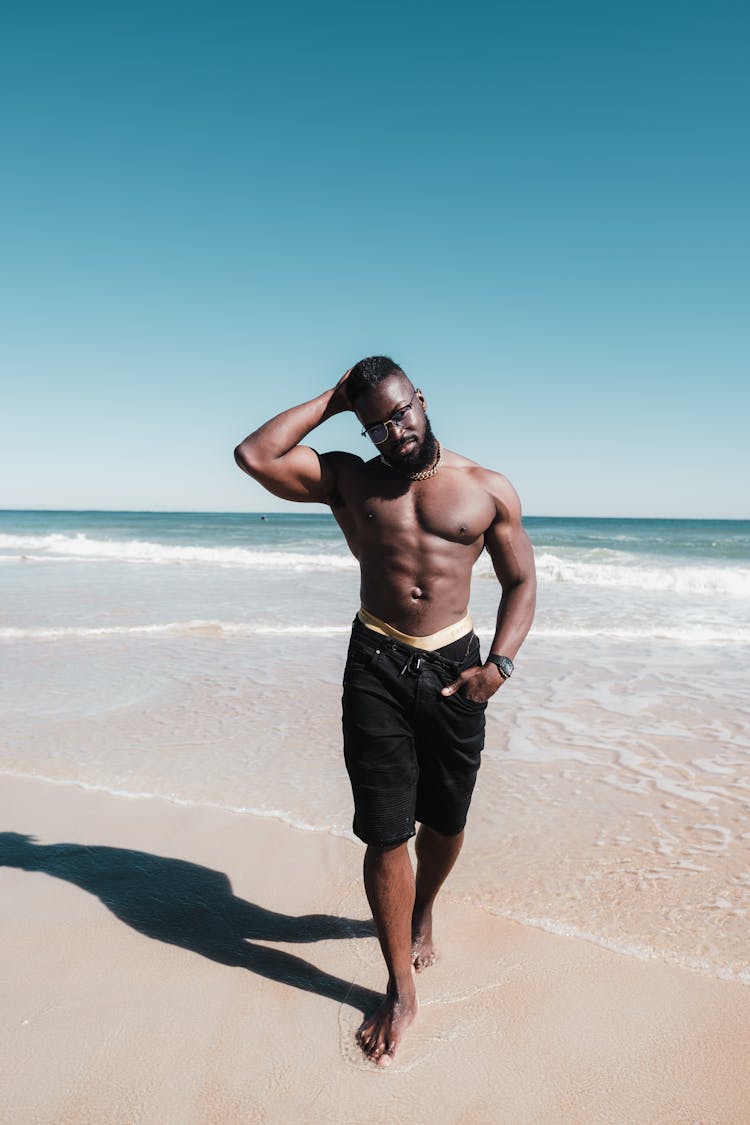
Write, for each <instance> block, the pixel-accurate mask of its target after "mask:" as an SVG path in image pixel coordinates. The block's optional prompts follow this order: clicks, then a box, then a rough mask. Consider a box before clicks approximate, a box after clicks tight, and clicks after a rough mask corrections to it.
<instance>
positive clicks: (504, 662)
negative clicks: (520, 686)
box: [493, 656, 514, 679]
mask: <svg viewBox="0 0 750 1125" xmlns="http://www.w3.org/2000/svg"><path fill="white" fill-rule="evenodd" d="M493 660H494V663H495V664H497V666H498V668H499V669H500V671H501V672H502V673H503V675H504V676H505V678H506V679H507V678H508V676H510V674H511V672H512V671H513V668H514V664H513V661H512V660H511V658H510V657H509V656H495V657H493Z"/></svg>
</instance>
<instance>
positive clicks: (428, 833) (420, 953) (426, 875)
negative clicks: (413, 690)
mask: <svg viewBox="0 0 750 1125" xmlns="http://www.w3.org/2000/svg"><path fill="white" fill-rule="evenodd" d="M463 842H464V834H463V832H460V833H459V835H458V836H442V835H441V834H440V833H439V832H436V831H435V830H434V829H433V828H428V827H427V825H426V824H422V825H420V828H419V831H418V832H417V839H416V852H417V879H416V894H415V901H414V912H413V915H412V926H411V929H412V962H413V964H414V968H415V969H416V971H417V972H418V973H421V971H422V969H428V968H429V967H430V965H432V964H434V962H435V946H434V945H433V941H432V907H433V904H434V902H435V898H436V896H437V893H438V891H439V890H440V888H441V887H442V885H443V883H444V882H445V880H446V879H447V877H448V875H449V873H450V871H451V868H452V867H453V865H454V863H455V862H456V860H457V859H458V854H459V852H460V851H461V846H462V845H463Z"/></svg>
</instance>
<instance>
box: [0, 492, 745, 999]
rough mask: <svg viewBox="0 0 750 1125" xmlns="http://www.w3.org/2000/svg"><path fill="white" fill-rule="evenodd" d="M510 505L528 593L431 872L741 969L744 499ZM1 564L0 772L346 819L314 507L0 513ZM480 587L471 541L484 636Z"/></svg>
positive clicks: (594, 928) (620, 937)
mask: <svg viewBox="0 0 750 1125" xmlns="http://www.w3.org/2000/svg"><path fill="white" fill-rule="evenodd" d="M526 526H527V529H528V531H529V534H530V535H531V538H532V541H533V543H534V547H535V553H536V559H537V567H538V573H539V601H538V609H537V617H536V621H535V624H534V627H533V630H532V632H531V634H530V635H529V638H528V639H527V641H526V644H525V645H524V647H523V649H522V650H521V653H520V654H519V658H518V661H517V671H516V673H515V675H514V676H513V679H512V680H510V681H509V682H508V683H507V684H506V685H505V686H504V687H503V688H502V690H501V691H500V692H499V693H498V695H497V696H496V697H495V698H494V699H493V701H492V702H491V704H490V707H489V708H488V713H487V744H486V749H485V753H484V758H483V764H482V768H481V771H480V776H479V781H478V784H477V789H476V795H475V799H474V804H473V807H472V813H471V818H470V822H469V827H468V830H467V842H466V846H465V848H464V852H463V855H462V857H461V860H460V863H459V865H458V866H457V868H456V870H455V872H454V873H453V875H452V876H451V880H450V882H449V884H448V885H447V887H446V892H445V893H447V894H448V895H450V896H451V897H453V898H455V899H459V900H463V901H466V902H468V903H471V904H473V905H475V906H476V907H478V908H481V909H484V910H488V911H491V912H493V913H497V914H500V915H503V916H504V917H508V918H512V919H515V920H517V921H520V922H522V923H525V924H528V925H534V926H539V927H542V928H544V929H547V930H551V931H553V932H557V933H563V934H569V935H577V936H579V937H583V938H585V939H586V940H589V941H593V942H597V943H599V944H601V945H604V946H606V947H608V948H611V949H614V950H617V951H619V952H620V953H623V954H625V955H629V956H638V957H658V958H662V959H664V960H667V961H671V962H673V963H677V964H680V965H683V966H685V967H687V968H690V969H693V970H696V971H699V972H704V973H709V974H712V975H715V976H719V977H723V978H725V979H730V980H737V981H742V982H744V983H750V942H749V941H748V937H749V935H750V930H749V927H750V817H749V816H748V812H749V811H750V699H749V696H748V684H747V680H748V676H747V669H748V658H749V657H750V522H740V521H685V520H619V519H618V520H615V519H610V520H603V519H544V518H529V519H527V520H526ZM0 583H1V584H2V591H3V598H2V615H1V617H0V659H1V660H2V666H3V675H2V677H1V678H0V702H1V704H2V712H3V724H2V733H1V734H0V772H3V773H5V774H16V775H24V776H29V775H31V776H38V777H43V778H47V779H51V780H55V781H58V782H61V783H64V784H78V785H84V786H88V787H91V788H95V789H101V790H105V791H108V792H114V793H118V794H123V795H127V796H130V797H132V798H133V799H137V800H148V799H167V800H172V801H179V802H185V803H188V804H197V805H200V804H212V805H219V806H222V807H225V808H230V809H234V810H237V811H238V812H239V813H245V814H254V815H263V816H274V817H279V818H281V819H283V820H285V821H287V822H289V823H290V824H293V825H296V826H297V827H300V828H303V829H305V830H309V831H326V832H334V833H338V834H341V835H351V832H350V825H351V799H350V793H349V788H348V781H347V778H346V775H345V772H344V768H343V762H342V759H341V737H340V695H341V688H340V681H341V673H342V670H343V664H344V657H345V651H346V643H347V634H348V632H349V628H350V624H351V620H352V617H353V615H354V613H355V611H356V608H357V605H358V603H359V597H358V571H357V565H356V563H355V561H354V560H353V559H352V558H351V557H350V556H349V554H348V552H347V549H346V546H345V544H344V542H343V539H342V537H341V535H340V532H339V531H338V529H337V527H336V525H335V523H334V521H333V519H332V518H331V517H330V516H328V515H311V514H309V513H307V512H300V513H293V514H283V515H282V514H278V513H269V514H268V515H267V516H266V517H265V518H264V517H263V516H262V515H261V514H201V513H190V514H187V513H124V512H14V511H8V512H2V513H0ZM498 597H499V588H498V585H497V582H496V580H495V578H494V575H493V573H492V570H491V568H490V566H489V564H488V561H487V559H486V557H485V556H482V557H481V558H480V559H479V561H478V563H477V565H476V567H475V571H474V581H473V592H472V603H471V608H472V613H473V616H474V621H475V625H476V627H477V631H478V632H479V634H480V637H481V638H482V640H483V642H484V643H485V645H486V643H487V642H488V641H489V639H490V637H491V635H492V632H493V622H494V617H495V613H496V610H497V602H498ZM42 830H43V826H42V825H36V824H34V823H30V824H29V826H28V831H29V832H30V833H32V834H34V833H35V832H39V831H42ZM93 842H95V841H93Z"/></svg>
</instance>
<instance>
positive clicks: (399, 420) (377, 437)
mask: <svg viewBox="0 0 750 1125" xmlns="http://www.w3.org/2000/svg"><path fill="white" fill-rule="evenodd" d="M418 394H421V392H420V390H419V388H417V389H416V391H415V392H414V394H413V395H412V396H411V399H410V401H409V402H407V404H406V406H402V407H401V409H400V410H397V411H396V413H395V414H392V415H391V416H390V418H389V419H388V420H387V421H386V422H376V423H375V425H374V426H366V427H365V429H364V430H363V431H362V437H368V438H369V439H370V441H371V442H373V444H374V445H382V444H383V442H384V441H387V440H388V427H389V426H402V425H403V424H404V422H406V421H407V419H408V416H409V414H411V412H412V409H411V404H412V403H413V402H414V399H415V398H416V397H417V395H418Z"/></svg>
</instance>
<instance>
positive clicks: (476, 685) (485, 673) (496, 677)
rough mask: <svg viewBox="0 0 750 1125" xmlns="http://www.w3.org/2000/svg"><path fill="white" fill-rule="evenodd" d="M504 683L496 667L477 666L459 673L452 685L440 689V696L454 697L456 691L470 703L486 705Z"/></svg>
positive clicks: (487, 665) (492, 665) (490, 665)
mask: <svg viewBox="0 0 750 1125" xmlns="http://www.w3.org/2000/svg"><path fill="white" fill-rule="evenodd" d="M504 682H505V681H504V680H503V677H502V676H501V675H500V671H499V669H498V668H497V665H495V664H478V665H477V666H476V667H475V668H467V669H466V670H465V671H463V672H461V674H460V675H459V676H458V677H457V678H456V679H455V680H454V681H453V683H452V684H448V686H447V687H444V688H443V689H442V691H441V695H455V694H456V692H457V691H458V692H460V693H461V695H463V696H464V697H465V698H466V699H470V700H471V702H472V703H486V702H487V700H488V699H491V698H492V696H493V695H494V694H495V692H496V691H497V689H498V688H500V687H502V686H503V683H504Z"/></svg>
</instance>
